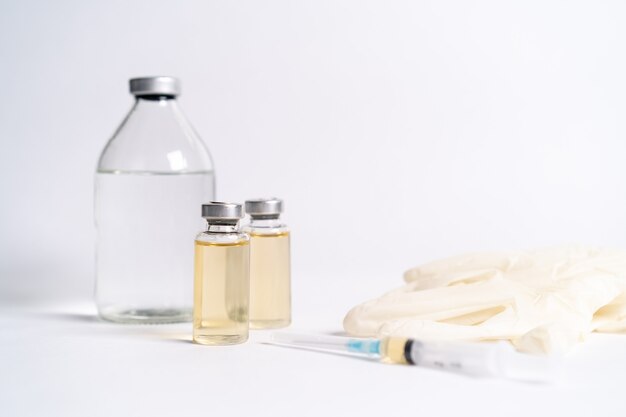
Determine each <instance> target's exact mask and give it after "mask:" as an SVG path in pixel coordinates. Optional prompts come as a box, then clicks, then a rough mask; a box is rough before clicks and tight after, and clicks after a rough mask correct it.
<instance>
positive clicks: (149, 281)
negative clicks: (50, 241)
mask: <svg viewBox="0 0 626 417" xmlns="http://www.w3.org/2000/svg"><path fill="white" fill-rule="evenodd" d="M130 92H131V93H132V94H133V95H134V96H135V99H136V100H135V104H134V106H133V107H132V109H131V111H130V113H129V114H128V116H126V118H125V119H124V121H123V122H122V124H121V126H120V127H119V128H118V129H117V131H116V132H115V134H114V135H113V137H112V138H111V140H110V141H109V142H108V143H107V145H106V147H105V148H104V150H103V151H102V154H101V156H100V160H99V162H98V168H97V172H96V184H95V186H96V188H95V222H96V228H97V232H98V235H97V247H96V249H97V254H96V302H97V305H98V311H99V314H100V316H101V317H103V318H104V319H107V320H110V321H115V322H122V323H172V322H179V321H190V320H191V311H192V302H193V295H192V288H191V285H189V280H190V277H191V276H192V274H193V257H192V254H191V251H190V250H189V249H190V245H189V236H193V235H194V234H195V233H196V232H197V231H198V228H199V227H200V226H201V221H200V219H198V217H197V210H198V207H199V206H200V204H202V202H204V201H210V200H212V199H214V198H215V196H214V192H215V191H214V187H215V185H214V173H213V162H212V161H211V156H210V154H209V151H208V150H207V148H206V146H205V145H204V143H203V142H202V140H201V139H200V137H199V136H198V135H197V134H196V132H195V131H194V129H193V128H192V126H191V125H190V123H189V122H188V121H187V119H186V118H185V116H184V114H183V113H182V111H181V110H180V107H179V106H178V103H177V102H176V96H177V95H178V94H179V93H180V84H179V81H178V80H177V79H176V78H172V77H147V78H135V79H131V80H130Z"/></svg>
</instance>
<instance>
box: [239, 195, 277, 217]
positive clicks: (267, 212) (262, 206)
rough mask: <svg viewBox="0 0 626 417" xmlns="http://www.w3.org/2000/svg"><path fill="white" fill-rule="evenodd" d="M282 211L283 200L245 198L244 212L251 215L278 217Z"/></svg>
mask: <svg viewBox="0 0 626 417" xmlns="http://www.w3.org/2000/svg"><path fill="white" fill-rule="evenodd" d="M282 212H283V200H281V199H279V198H256V199H254V200H246V213H248V214H249V215H250V216H252V217H274V218H276V217H278V216H279V215H280V213H282Z"/></svg>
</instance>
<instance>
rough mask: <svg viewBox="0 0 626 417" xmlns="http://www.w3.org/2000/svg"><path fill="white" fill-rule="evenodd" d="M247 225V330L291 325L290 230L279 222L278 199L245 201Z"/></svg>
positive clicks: (279, 202) (280, 211)
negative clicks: (248, 261) (248, 217)
mask: <svg viewBox="0 0 626 417" xmlns="http://www.w3.org/2000/svg"><path fill="white" fill-rule="evenodd" d="M245 207H246V213H247V214H249V215H250V223H249V224H248V225H246V226H245V227H244V231H246V232H247V233H248V234H249V235H250V327H251V328H253V329H270V328H279V327H286V326H288V325H289V324H290V323H291V265H290V249H289V247H290V244H289V229H288V228H287V226H286V225H284V224H283V223H282V222H281V220H280V214H281V213H282V211H283V202H282V200H279V199H277V198H269V199H256V200H247V201H246V205H245Z"/></svg>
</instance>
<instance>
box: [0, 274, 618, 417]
mask: <svg viewBox="0 0 626 417" xmlns="http://www.w3.org/2000/svg"><path fill="white" fill-rule="evenodd" d="M324 282H332V281H329V280H325V281H324ZM336 282H337V285H336V286H335V287H333V288H332V291H329V288H328V286H327V285H315V282H314V280H313V279H311V280H310V281H309V285H300V286H296V287H295V288H294V324H293V325H292V326H291V327H290V329H289V330H292V331H299V332H320V333H322V332H323V333H333V332H340V331H341V330H342V329H341V320H342V318H343V315H344V314H345V312H346V311H347V309H348V308H349V307H351V306H352V305H353V304H355V303H356V302H357V300H362V299H364V298H363V297H364V294H366V293H367V294H369V296H373V295H376V294H377V293H378V292H380V291H379V289H381V288H382V287H380V286H379V285H374V286H373V287H371V288H369V289H367V288H366V289H364V288H358V289H357V288H354V287H348V286H345V285H342V284H341V283H342V282H344V281H342V280H341V279H340V277H338V279H337V281H336ZM374 287H376V288H375V289H374ZM387 287H388V286H387ZM385 289H388V288H385ZM374 291H376V292H374ZM0 326H1V329H2V331H1V332H0V415H1V416H10V417H13V416H67V417H69V416H81V417H83V416H90V417H95V416H151V417H157V416H175V415H180V416H245V415H260V416H282V415H299V416H319V415H372V416H374V415H377V416H380V415H400V414H405V415H413V416H416V415H425V416H432V415H441V416H448V415H449V416H457V415H476V416H490V415H494V416H495V415H497V416H502V415H506V416H530V415H532V414H535V415H559V416H565V415H567V416H589V415H600V414H601V413H603V415H608V416H623V415H626V414H625V413H626V398H624V397H625V396H624V390H625V389H626V387H625V384H624V383H623V380H624V379H623V378H626V335H601V334H594V335H591V337H590V338H589V339H588V340H587V341H586V342H585V343H583V344H580V345H579V346H578V347H576V348H575V349H574V351H573V352H571V353H570V354H569V355H567V357H566V358H565V360H564V366H563V370H562V374H561V376H560V378H559V379H558V381H557V382H555V383H553V384H548V385H545V384H529V383H520V382H514V381H506V380H497V379H476V378H469V377H464V376H460V375H454V374H449V373H445V372H442V371H435V370H429V369H423V368H418V367H410V366H402V365H385V364H380V363H374V362H369V361H366V360H361V359H355V358H348V357H343V356H335V355H330V354H324V353H317V352H309V351H301V350H293V349H288V348H281V347H275V346H269V345H264V344H261V343H258V341H259V340H260V339H262V338H263V336H264V334H263V333H262V332H252V333H251V338H250V341H249V342H248V343H246V344H243V345H238V346H230V347H205V346H198V345H194V344H192V343H191V342H190V339H191V337H190V333H191V325H190V324H177V325H164V326H129V325H115V324H111V323H106V322H102V321H99V320H98V319H97V318H96V315H95V308H94V306H93V304H92V303H91V302H90V301H89V300H88V299H84V300H82V301H81V300H78V301H77V300H74V301H64V302H56V303H52V302H49V303H41V302H40V303H36V304H30V305H4V306H0Z"/></svg>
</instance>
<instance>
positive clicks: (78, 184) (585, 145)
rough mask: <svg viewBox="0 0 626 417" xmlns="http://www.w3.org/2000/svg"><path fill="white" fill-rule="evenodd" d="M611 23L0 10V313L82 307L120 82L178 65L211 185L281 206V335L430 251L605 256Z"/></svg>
mask: <svg viewBox="0 0 626 417" xmlns="http://www.w3.org/2000/svg"><path fill="white" fill-rule="evenodd" d="M624 22H626V4H625V3H623V2H621V1H587V2H582V1H525V2H504V1H495V0H494V1H461V0H456V1H425V0H419V1H409V0H406V1H399V0H393V1H368V0H318V1H289V0H283V1H252V0H245V1H244V0H238V1H176V2H174V1H154V0H152V1H147V0H146V1H106V2H96V1H54V2H52V1H50V2H44V1H30V0H26V1H7V0H4V1H2V2H0V80H1V81H2V88H1V96H2V99H1V100H0V141H1V145H2V148H1V151H0V166H1V169H2V171H1V172H2V175H1V176H0V196H1V197H0V210H1V211H0V305H4V306H5V307H7V308H9V311H17V308H18V307H20V306H24V305H30V306H39V305H43V304H54V303H57V305H61V306H63V305H65V306H69V305H70V303H74V302H80V301H84V302H87V301H88V300H89V297H90V295H91V292H92V288H93V254H94V251H93V248H94V229H93V221H92V197H93V196H92V194H93V172H94V170H95V165H96V161H97V158H98V155H99V153H100V151H101V149H102V147H103V146H104V144H105V143H106V141H107V140H108V138H109V137H110V135H111V134H112V132H113V131H114V129H115V128H116V127H117V125H118V124H119V122H120V121H121V119H122V118H123V116H124V115H125V114H126V112H127V111H128V110H129V109H130V106H131V104H132V97H131V96H130V95H129V93H128V90H127V89H128V87H127V80H128V78H130V77H133V76H141V75H156V74H164V75H175V76H178V77H180V78H181V79H182V83H183V94H182V96H181V98H180V102H181V105H182V107H183V109H184V111H185V112H186V114H187V116H188V117H189V119H190V120H191V121H192V123H193V124H194V126H195V127H196V129H197V131H198V132H199V133H200V135H201V136H202V138H203V139H204V140H205V142H206V143H207V145H208V147H209V149H210V151H211V153H212V155H213V157H214V160H215V162H216V167H217V185H218V197H219V198H220V199H224V200H239V201H241V200H244V199H245V198H248V197H255V196H262V195H276V196H280V197H282V198H284V200H285V202H286V209H287V213H286V220H287V221H288V223H289V224H290V225H291V227H292V229H293V231H294V241H293V257H294V259H293V261H294V264H293V276H294V315H295V323H296V324H298V323H300V324H302V325H303V326H304V327H306V323H309V327H310V328H313V327H315V326H316V325H318V326H319V327H324V326H326V325H328V328H329V329H330V328H332V329H334V330H340V328H341V327H340V325H341V319H342V316H343V314H344V313H345V312H346V311H347V310H348V309H349V308H350V307H352V306H353V305H354V304H356V303H358V302H361V301H363V300H364V299H366V298H370V297H374V296H376V295H378V294H379V293H380V292H382V291H384V290H387V289H390V288H393V287H395V286H397V285H400V284H401V274H402V272H403V271H404V270H405V269H407V268H409V267H412V266H415V265H417V264H419V263H421V262H425V261H428V260H432V259H435V258H438V257H442V256H448V255H453V254H457V253H460V252H467V251H475V250H486V249H518V248H530V247H537V246H547V245H554V244H560V243H570V242H580V243H589V244H597V245H606V246H618V247H625V246H626V233H625V232H626V227H625V225H624V213H626V117H624V116H625V115H626V100H625V97H626V77H625V74H626V49H625V45H626V25H624ZM63 303H65V304H63ZM81 308H82V307H81ZM85 308H87V309H89V306H87V307H85ZM322 310H323V311H322ZM80 311H83V310H80ZM63 314H65V313H63ZM72 314H74V313H72ZM298 314H300V316H298ZM299 320H300V322H299ZM307 320H308V321H307ZM35 323H36V321H35ZM31 324H32V323H31ZM32 325H33V326H36V324H32ZM82 325H83V326H85V327H86V328H87V329H86V330H80V331H78V333H77V334H85V332H86V333H87V334H89V332H90V331H96V332H99V331H101V330H97V329H98V328H97V327H96V330H94V329H93V326H97V324H95V323H83V324H82ZM16 326H17V325H16ZM103 326H104V325H103ZM18 327H19V326H18ZM107 328H108V327H107ZM102 329H104V327H102ZM102 331H104V330H102ZM151 331H153V332H154V331H155V330H151ZM115 332H119V331H117V330H116V331H114V333H115ZM129 333H130V332H129ZM115 335H117V333H115V334H113V335H111V337H114V336H115ZM16 337H17V336H16ZM615 337H618V336H615ZM3 343H6V342H3ZM120 343H122V342H120ZM621 343H622V345H623V341H622V342H621ZM184 348H185V349H191V348H190V347H187V346H185V347H184ZM245 349H252V348H250V347H246V348H245ZM141 351H142V350H141V345H139V346H138V347H137V352H141ZM228 352H230V351H228ZM235 352H236V351H235ZM13 353H15V355H16V358H18V359H19V358H20V354H19V352H18V351H13ZM138 355H139V354H138ZM228 355H230V353H228ZM295 357H298V358H299V357H300V356H294V358H295ZM309 357H310V356H309ZM309 357H307V358H309ZM220 360H221V359H220ZM224 360H228V359H224ZM231 360H234V361H237V360H238V359H236V358H235V359H231ZM316 360H318V361H320V363H326V362H324V358H322V359H316ZM0 363H1V360H0ZM122 363H124V362H123V361H122ZM130 363H133V362H132V360H129V364H130ZM336 363H337V364H339V362H336ZM221 366H225V365H223V364H222V365H221ZM586 366H589V367H592V366H591V365H586ZM607 366H608V365H607ZM622 368H623V367H622ZM81 369H82V368H81ZM363 369H369V368H363ZM607 369H609V368H607ZM13 371H14V372H16V373H19V372H20V369H13ZM33 372H35V371H33ZM93 372H94V373H96V374H95V375H93V378H98V375H97V370H94V371H93ZM329 372H330V371H329ZM363 372H367V371H365V370H364V371H363ZM598 372H600V373H599V374H597V379H598V380H602V379H603V375H602V371H598ZM303 374H304V373H303ZM35 375H38V374H36V372H35V374H33V377H34V378H35V377H36V376H35ZM39 377H40V378H39V379H40V381H43V382H41V383H42V384H43V383H45V382H46V381H48V379H47V377H42V376H41V375H39ZM82 377H84V375H82ZM184 377H185V378H188V377H189V375H185V376H184ZM248 377H249V376H245V375H244V376H242V378H248ZM0 378H1V377H0ZM439 378H441V377H439ZM233 383H234V382H233ZM464 383H465V382H464ZM446 384H447V382H446V383H444V384H443V385H442V386H445V385H446ZM426 386H428V384H426ZM459 389H460V390H462V391H464V392H471V390H472V389H479V390H482V388H481V387H478V388H472V387H469V388H468V387H463V388H459ZM467 390H470V391H467ZM516 395H517V394H516ZM16 398H19V396H18V397H16ZM55 398H57V400H58V401H61V400H59V399H58V397H55ZM505 398H506V397H505ZM515 398H517V401H520V399H519V397H515ZM529 398H532V397H529ZM431 399H432V398H431ZM579 400H580V398H579ZM323 401H329V400H328V399H327V398H326V399H323ZM389 401H390V403H392V401H391V400H389ZM42 404H45V402H44V403H42ZM63 404H65V405H66V406H67V405H68V404H69V403H63ZM433 404H434V403H433ZM57 405H59V404H57ZM222 405H223V404H222ZM0 406H1V405H0ZM76 407H77V408H76V410H74V411H76V412H77V413H79V412H80V411H81V410H82V409H81V408H80V407H79V406H76ZM294 407H295V405H294ZM218 408H219V407H218ZM496 408H497V410H500V408H498V407H496ZM60 409H63V408H59V409H57V410H60ZM165 409H166V408H165ZM220 409H221V408H220ZM573 409H575V410H578V411H581V410H584V409H585V408H584V407H582V408H581V407H573ZM54 410H55V409H54V408H50V409H48V411H49V412H50V413H51V414H49V415H52V414H53V411H54ZM63 410H65V411H66V412H65V413H64V414H65V415H70V414H71V413H70V411H69V410H70V409H67V408H66V409H63ZM163 410H164V409H163ZM377 410H378V409H377ZM381 410H382V409H381ZM381 410H378V411H381ZM109 411H110V410H109ZM153 411H154V410H153ZM320 411H321V410H320ZM104 414H106V413H104ZM104 414H103V415H104ZM16 415H17V414H16ZM40 415H42V414H40ZM109 415H111V414H109ZM126 415H130V414H126ZM205 415H208V410H207V414H205Z"/></svg>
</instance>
